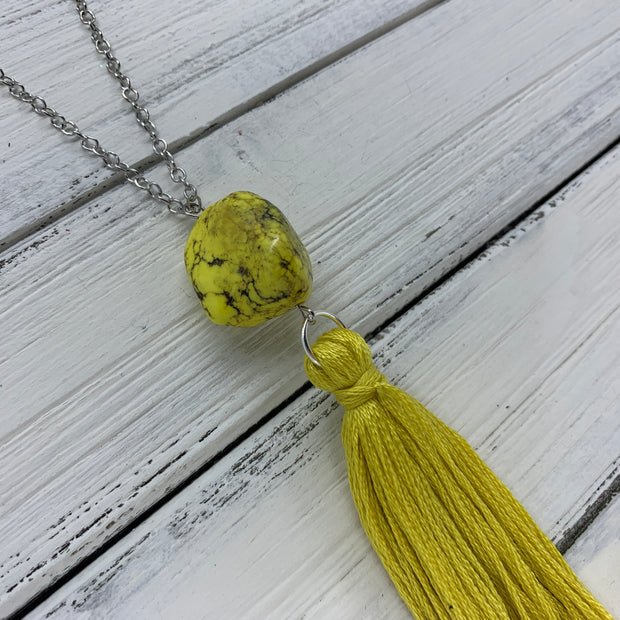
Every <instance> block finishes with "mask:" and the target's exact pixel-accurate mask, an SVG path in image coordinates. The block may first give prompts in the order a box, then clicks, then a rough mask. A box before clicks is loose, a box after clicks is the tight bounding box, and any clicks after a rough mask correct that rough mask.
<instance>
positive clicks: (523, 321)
mask: <svg viewBox="0 0 620 620" xmlns="http://www.w3.org/2000/svg"><path fill="white" fill-rule="evenodd" d="M619 199H620V149H617V150H616V152H615V153H614V154H612V155H610V156H608V157H607V158H606V159H605V160H604V161H603V162H601V163H599V164H597V165H595V166H594V167H593V169H592V170H591V171H589V172H588V173H587V174H585V175H583V176H582V177H580V178H579V179H578V181H577V182H576V183H574V184H573V186H572V187H571V188H570V189H569V190H568V191H566V192H564V193H563V194H561V195H560V196H556V197H555V198H554V199H553V200H552V201H551V202H550V203H549V204H547V205H545V206H544V207H543V208H541V209H540V210H539V211H537V212H535V213H534V214H533V215H532V216H531V217H529V218H528V220H527V221H526V222H524V223H523V224H521V225H520V226H519V228H517V229H515V230H513V231H511V232H509V233H508V234H507V235H506V236H505V237H504V238H503V239H501V240H500V241H499V242H498V243H497V244H495V245H494V246H493V247H491V248H490V249H489V250H488V251H487V252H486V253H485V255H484V256H482V257H481V258H480V259H479V260H477V261H475V262H474V263H472V264H470V265H469V266H468V267H467V268H465V269H463V270H461V271H459V272H458V273H457V274H456V276H454V277H453V278H452V279H450V280H449V281H448V282H447V283H445V284H444V285H443V286H442V287H440V288H439V289H438V290H437V291H436V292H435V293H434V294H433V295H432V296H429V297H427V298H426V299H425V300H424V301H423V302H421V303H420V304H419V305H418V306H416V307H415V308H413V309H412V310H410V311H409V312H407V313H406V314H405V315H404V316H403V317H402V318H400V319H399V320H398V321H397V322H396V323H395V324H392V325H391V326H390V327H389V328H388V329H387V330H385V331H383V332H382V333H381V334H380V336H379V337H378V338H376V339H375V340H374V341H373V343H372V346H373V350H374V352H375V359H376V360H377V362H378V364H379V366H380V368H381V370H382V372H384V373H385V374H387V375H388V376H391V377H396V381H397V383H398V384H399V385H400V386H401V387H403V388H405V389H408V390H410V391H412V392H413V393H416V394H418V395H421V396H420V397H421V398H424V400H425V401H427V402H429V403H430V405H432V407H433V409H434V410H435V412H436V413H437V414H439V415H440V417H442V418H443V419H444V420H446V421H448V422H449V423H450V424H452V425H453V426H454V427H456V428H459V429H460V430H461V431H462V432H463V433H464V434H465V435H466V436H467V437H468V438H470V440H471V442H472V445H473V446H474V447H475V448H476V449H478V450H479V452H480V453H482V454H483V455H484V457H485V459H486V460H487V462H488V463H489V464H490V465H491V466H492V467H493V468H494V469H495V470H496V471H497V472H498V473H499V474H500V475H501V476H502V478H503V479H504V481H505V482H506V483H507V484H508V485H509V487H510V488H511V489H512V490H513V492H514V493H515V494H516V495H517V497H519V498H520V499H521V500H522V501H523V502H524V504H525V506H526V507H527V508H528V509H529V510H530V512H531V513H532V515H533V516H534V517H535V518H536V519H537V521H538V522H539V523H540V525H541V526H542V527H543V528H544V529H545V530H546V531H547V532H548V533H550V534H551V535H553V536H554V537H555V538H557V537H559V535H560V534H561V533H562V532H563V531H564V530H565V529H566V528H567V527H569V526H571V525H572V524H573V523H574V522H576V521H577V519H578V518H579V517H580V516H581V515H582V514H583V512H584V511H585V508H586V506H588V505H589V504H590V503H591V502H592V501H594V500H595V499H596V497H597V496H598V495H599V494H600V493H602V492H605V488H606V487H607V486H609V484H610V480H609V479H608V475H609V474H610V472H611V471H612V470H613V471H615V474H614V475H615V476H617V475H618V469H617V457H618V445H619V442H620V419H619V418H618V416H617V405H618V402H619V400H620V377H619V376H618V372H617V369H618V364H619V361H620V359H619V358H620V351H619V350H618V346H617V343H618V342H619V341H620V291H618V288H617V287H614V286H612V284H613V282H617V281H618V278H619V277H620V260H618V259H619V258H620V247H619V246H618V244H617V242H616V240H617V239H618V236H619V235H620V213H619V212H618V209H616V208H615V205H616V204H617V202H618V200H619ZM605 271H610V273H608V274H605V273H604V272H605ZM485 379H486V380H485ZM593 379H595V380H593ZM341 417H342V412H341V410H340V408H339V407H338V406H337V405H336V406H335V403H334V401H333V399H332V398H331V397H325V396H324V395H323V394H319V393H317V392H316V391H315V390H311V391H310V392H309V393H307V394H305V395H304V396H303V397H301V398H300V399H298V401H296V402H295V403H293V404H292V405H291V406H289V407H287V409H286V410H284V411H283V412H282V413H280V414H279V415H278V416H277V417H276V418H275V419H273V420H272V421H271V422H269V423H268V424H267V425H265V426H264V427H263V428H262V429H261V430H260V431H258V432H257V433H256V434H255V435H254V437H253V438H252V439H251V440H249V441H247V442H245V444H244V445H242V446H240V447H239V448H237V449H236V450H234V451H233V452H232V453H231V454H229V455H228V456H226V457H225V458H224V459H223V460H222V461H220V462H219V463H218V464H217V465H216V466H214V467H213V468H211V469H210V470H209V471H208V472H207V473H206V474H204V475H203V476H201V477H200V478H199V479H198V480H196V481H195V482H194V483H192V484H191V485H190V486H189V487H187V488H186V489H185V490H184V491H182V492H181V493H180V494H179V495H178V496H177V497H176V498H175V499H174V500H172V501H170V502H168V504H167V505H166V506H165V507H164V508H162V509H161V510H159V511H158V512H157V513H156V514H155V515H153V516H152V517H151V518H149V519H148V520H147V521H146V522H144V523H142V524H141V525H140V526H139V527H137V528H136V529H135V530H134V531H132V532H131V533H130V534H129V535H128V536H127V537H126V538H125V539H123V541H122V542H121V543H119V544H118V545H116V546H115V547H113V548H112V549H111V550H110V551H108V552H106V554H105V555H103V556H102V557H101V558H99V559H98V560H97V561H95V562H94V563H93V564H92V565H91V566H89V567H88V568H87V569H86V570H84V571H83V572H82V573H81V574H80V575H79V576H78V577H77V578H75V579H73V580H72V581H71V582H69V583H68V584H67V585H66V586H64V587H63V588H62V589H61V590H60V591H59V592H58V593H57V594H55V595H54V596H53V597H52V598H51V599H50V600H49V601H47V602H46V603H45V604H44V605H43V606H41V607H40V608H39V609H38V610H37V611H36V612H35V613H33V614H32V618H41V617H51V618H77V617H83V615H84V614H86V615H87V617H89V618H109V617H115V618H133V617H145V618H162V619H163V618H172V617H182V618H185V619H190V618H223V619H224V618H226V619H228V618H231V619H232V618H252V619H253V618H256V619H259V618H260V619H261V620H262V619H270V620H275V619H282V620H289V619H291V618H308V619H310V618H313V619H314V618H316V619H317V620H318V619H321V620H328V619H329V620H331V619H334V620H336V619H339V620H349V619H351V620H353V619H362V618H368V619H369V620H370V619H372V620H374V619H377V618H390V619H395V618H403V620H404V619H405V618H409V617H410V616H409V614H408V612H407V610H406V608H405V607H404V605H403V604H402V603H401V601H400V600H399V598H398V595H397V594H396V592H395V590H394V589H393V588H392V587H391V586H390V584H389V581H388V579H387V577H386V575H385V573H384V572H383V569H382V567H381V565H380V563H379V561H378V559H377V558H376V557H375V556H374V554H373V552H372V551H371V549H370V545H369V543H368V542H367V540H366V539H365V537H364V534H363V532H362V531H361V528H360V526H359V524H358V522H357V515H356V513H355V509H354V507H353V505H352V500H351V498H350V497H349V493H348V489H347V486H348V485H347V480H346V470H345V465H344V461H343V454H342V448H341V446H340V438H339V426H340V423H341ZM599 483H600V486H598V485H599ZM619 518H620V504H619V503H618V502H617V501H616V502H614V503H613V504H612V505H610V507H609V508H608V509H607V510H606V512H605V514H604V525H601V524H599V523H598V522H595V525H594V526H593V527H594V528H595V529H593V530H592V531H593V532H594V533H593V535H592V537H590V536H588V537H587V539H586V541H587V542H586V541H584V543H578V544H581V551H579V550H578V549H577V548H576V547H574V548H573V550H572V551H571V553H570V554H569V560H570V561H571V563H573V564H574V566H575V568H576V569H577V570H578V572H579V573H580V574H581V570H582V569H583V572H584V574H585V575H586V576H587V577H588V580H593V578H594V577H595V576H596V575H597V574H600V572H601V569H602V567H603V566H607V567H610V568H612V569H613V566H614V565H615V567H616V571H617V568H618V565H617V559H616V561H615V564H614V560H613V557H612V556H613V548H612V545H615V546H616V547H617V544H618V543H617V541H618V537H617V524H618V519H619ZM614 524H615V525H614ZM601 531H602V533H601ZM612 541H615V543H613V542H612ZM597 567H598V569H597ZM617 577H618V575H617V572H616V574H615V575H613V574H612V575H607V576H606V577H604V578H603V580H602V581H601V582H599V583H594V582H593V583H592V586H593V589H594V590H595V591H596V593H597V594H598V595H599V596H600V597H601V599H602V600H603V601H604V602H605V603H610V604H612V605H616V607H617V601H618V599H617V595H616V593H615V591H614V590H613V589H612V587H613V584H614V583H616V582H617ZM614 601H615V602H614ZM48 614H49V615H48Z"/></svg>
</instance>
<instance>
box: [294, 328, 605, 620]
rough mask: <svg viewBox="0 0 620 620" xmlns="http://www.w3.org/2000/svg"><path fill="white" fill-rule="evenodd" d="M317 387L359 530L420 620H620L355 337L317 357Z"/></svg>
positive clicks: (345, 333) (463, 446)
mask: <svg viewBox="0 0 620 620" xmlns="http://www.w3.org/2000/svg"><path fill="white" fill-rule="evenodd" d="M312 352H313V354H314V356H315V357H316V358H317V359H318V361H319V362H320V364H321V367H320V368H319V367H318V366H316V365H314V364H312V363H311V362H310V360H308V359H306V372H307V374H308V377H309V379H310V381H311V382H312V383H313V384H314V385H315V386H317V387H318V388H320V389H322V390H327V391H330V392H333V393H334V395H335V396H336V398H337V399H338V401H339V402H340V403H341V404H342V405H343V407H344V409H345V416H344V422H343V429H342V440H343V443H344V448H345V454H346V459H347V467H348V471H349V482H350V484H351V491H352V493H353V498H354V500H355V504H356V506H357V509H358V511H359V514H360V520H361V522H362V525H363V527H364V529H365V530H366V533H367V535H368V537H369V538H370V540H371V542H372V545H373V546H374V548H375V550H376V552H377V554H378V555H379V557H380V558H381V561H382V562H383V565H384V566H385V568H386V570H387V572H388V573H389V575H390V577H391V579H392V581H393V582H394V584H395V585H396V588H397V589H398V592H399V593H400V595H401V596H402V598H403V599H404V601H405V602H406V604H407V605H408V607H409V609H410V610H411V612H412V613H413V614H414V616H415V617H416V618H419V619H420V620H422V619H425V620H426V619H429V620H430V619H442V620H443V619H448V618H451V619H454V618H458V619H462V620H476V619H484V620H491V619H517V618H518V619H528V620H530V619H536V620H552V619H553V620H560V619H562V620H576V619H579V618H584V619H592V620H595V619H605V620H613V619H612V617H611V616H610V615H609V614H608V613H607V611H605V609H604V608H603V607H602V606H601V605H600V603H599V602H598V601H597V600H596V599H595V598H594V597H593V596H592V595H591V594H590V592H589V591H588V590H587V589H586V588H585V586H584V585H583V584H582V583H581V582H580V581H579V579H578V578H577V577H576V575H575V574H574V573H573V571H572V570H571V569H570V567H569V566H568V564H567V563H566V562H565V560H564V558H563V557H562V555H561V554H560V553H559V552H558V551H557V549H556V548H555V546H554V545H553V543H552V542H551V541H550V540H549V539H548V538H547V536H545V534H544V533H543V532H542V531H541V530H540V528H539V527H538V526H537V525H536V524H535V523H534V521H533V520H532V518H531V517H530V516H529V514H528V513H527V512H526V510H525V509H524V508H523V507H522V506H521V504H520V503H519V502H518V501H517V500H516V499H515V498H514V497H513V495H512V494H511V493H510V491H509V490H508V489H507V488H506V487H505V486H504V485H503V484H502V482H501V481H500V480H499V479H498V478H497V477H496V476H495V475H494V474H493V472H492V471H491V470H490V469H489V468H488V467H487V466H486V465H485V464H484V462H483V461H482V460H481V459H480V458H479V457H478V455H477V454H476V453H475V452H474V451H473V450H472V448H471V447H470V446H469V444H468V443H467V442H466V441H465V440H464V439H463V438H462V437H461V436H460V435H459V434H458V433H456V432H455V431H453V430H452V429H450V428H449V427H448V426H446V425H445V424H443V422H441V421H440V420H438V419H437V418H436V417H435V416H434V415H433V414H432V413H430V412H429V411H428V410H427V409H426V408H425V407H423V406H422V405H421V404H420V403H419V402H418V401H417V400H415V399H414V398H412V397H411V396H409V395H408V394H406V393H405V392H403V391H402V390H400V389H398V388H396V387H395V386H393V385H390V384H389V383H388V382H387V380H386V379H385V377H384V376H383V375H382V374H381V373H380V372H379V371H378V370H377V369H376V368H375V367H374V365H373V364H372V357H371V353H370V349H369V348H368V346H367V345H366V343H365V341H364V339H363V338H362V337H361V336H359V335H358V334H356V333H355V332H352V331H349V330H346V329H341V328H337V329H334V330H332V331H330V332H328V333H326V334H324V335H323V336H321V337H320V338H319V339H318V340H317V342H316V344H315V345H314V346H313V347H312Z"/></svg>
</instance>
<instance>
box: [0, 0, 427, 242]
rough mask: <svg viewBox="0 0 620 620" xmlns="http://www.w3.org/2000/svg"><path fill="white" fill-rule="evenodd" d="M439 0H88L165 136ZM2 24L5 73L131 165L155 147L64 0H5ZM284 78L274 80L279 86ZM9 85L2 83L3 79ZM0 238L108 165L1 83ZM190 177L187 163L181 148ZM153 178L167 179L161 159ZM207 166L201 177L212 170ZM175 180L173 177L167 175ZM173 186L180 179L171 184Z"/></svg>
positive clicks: (74, 195) (50, 210) (264, 92)
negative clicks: (59, 132) (69, 139)
mask: <svg viewBox="0 0 620 620" xmlns="http://www.w3.org/2000/svg"><path fill="white" fill-rule="evenodd" d="M432 4H434V2H427V1H425V0H393V1H391V2H387V3H383V2H373V1H372V0H304V1H301V2H289V1H287V0H269V2H254V3H248V2H244V1H243V0H223V1H220V0H216V1H215V0H208V1H206V2H205V1H204V0H189V1H185V2H183V3H182V4H181V5H177V4H173V3H169V2H149V3H148V5H145V4H144V3H143V2H140V1H139V0H127V1H126V2H122V3H120V4H119V5H111V4H106V3H104V2H97V0H92V1H91V2H89V6H90V7H91V8H92V10H93V11H94V13H95V15H96V17H97V20H98V23H99V25H100V27H101V29H102V31H103V33H104V35H105V36H106V37H108V39H109V41H110V43H111V44H112V49H113V51H114V52H115V53H116V55H117V56H118V58H119V59H120V60H121V63H122V66H123V68H124V71H126V72H127V73H128V75H129V77H130V78H131V79H132V81H133V83H134V85H135V86H136V87H137V88H138V90H139V92H140V93H141V101H142V102H143V104H144V105H146V106H147V107H148V109H149V110H150V112H151V114H152V118H153V120H154V121H155V124H156V126H157V128H158V129H159V130H160V132H161V134H162V136H163V137H164V138H165V139H166V140H168V141H169V142H170V143H171V144H172V143H174V142H175V141H179V140H183V139H187V138H188V137H190V136H192V135H195V134H197V133H200V132H201V131H204V130H205V129H206V128H208V127H209V126H210V125H212V124H213V123H214V122H216V121H221V120H223V119H224V118H226V117H227V116H230V115H231V114H233V113H234V110H236V109H238V108H243V107H247V106H249V105H251V102H252V101H253V100H255V99H256V98H261V97H262V98H264V97H268V96H269V92H270V89H272V88H274V87H275V88H276V90H278V88H284V87H285V85H286V84H287V83H288V82H290V81H291V80H295V79H298V77H296V76H298V74H299V73H300V72H302V73H303V72H304V71H307V70H309V68H310V67H312V66H313V65H315V64H316V63H320V62H321V61H322V59H325V58H326V57H328V56H329V55H331V54H334V53H339V50H345V49H346V47H347V46H349V45H351V44H352V43H353V42H354V41H356V40H357V39H360V38H362V39H363V38H364V37H368V34H369V33H371V32H372V31H374V30H377V29H381V28H382V27H385V26H387V25H389V24H390V23H391V22H392V21H394V20H398V19H399V18H405V17H407V16H410V15H412V14H414V13H415V12H416V11H417V10H419V11H422V10H423V9H424V7H426V6H430V5H432ZM2 5H3V6H2V10H3V13H2V14H1V15H0V34H1V35H2V39H3V41H5V42H10V45H8V44H7V45H3V46H2V64H1V65H0V66H1V67H2V68H3V69H4V70H5V71H6V72H7V74H9V75H11V76H12V77H14V78H15V79H17V80H18V81H20V82H22V83H23V84H24V85H25V86H26V88H27V90H29V92H31V93H33V94H36V95H41V96H43V97H44V98H45V99H46V101H47V102H48V104H49V105H51V106H52V107H54V108H55V109H57V110H58V111H59V112H60V113H61V114H64V115H65V116H66V117H67V118H68V119H71V120H73V121H75V122H76V123H77V124H78V126H79V127H80V128H81V129H82V130H83V131H85V132H86V133H87V134H88V135H91V136H94V137H96V138H98V139H100V140H101V143H102V145H103V146H104V147H105V148H107V149H108V150H113V151H116V152H117V153H119V154H120V155H121V158H122V159H123V161H126V162H127V163H129V164H132V163H134V162H137V161H140V160H143V159H144V158H145V157H147V156H149V155H151V154H152V149H151V148H150V144H149V142H148V139H147V136H146V134H144V133H143V131H142V129H140V128H139V127H138V126H137V125H136V122H135V119H134V118H133V117H132V114H131V111H130V109H129V108H128V106H127V104H126V103H125V102H124V101H122V99H121V98H120V91H119V88H118V85H117V84H116V83H115V82H114V81H113V80H112V79H111V78H110V76H108V75H107V71H106V70H105V68H104V67H103V65H102V63H101V57H99V56H97V54H96V52H95V51H94V48H93V46H92V44H91V42H90V40H89V36H88V32H87V31H86V29H85V28H84V26H82V25H81V23H80V21H79V19H78V17H77V14H76V12H75V10H74V7H73V5H72V3H71V2H54V3H49V2H48V3H44V4H43V5H42V4H41V2H38V1H35V0H27V1H26V2H24V0H4V1H3V3H2ZM278 84H280V85H281V87H277V85H278ZM3 91H4V87H3ZM0 97H2V99H1V101H2V105H1V107H0V135H1V136H3V138H2V141H1V142H0V161H1V162H2V168H1V169H2V176H3V178H4V179H7V180H8V179H10V183H9V182H4V183H2V185H1V187H0V202H1V203H2V209H1V210H0V231H1V235H0V248H1V247H3V245H5V244H8V243H10V242H11V240H12V239H15V238H20V237H21V236H23V235H24V234H25V233H26V232H28V231H33V230H36V228H37V226H38V225H40V224H41V223H45V222H46V218H48V217H49V216H52V217H55V216H57V214H58V213H59V212H63V211H66V210H69V209H71V208H72V206H73V201H75V200H76V199H78V198H79V197H80V196H83V195H84V194H88V193H89V192H91V191H92V190H93V188H95V186H96V185H97V184H98V183H101V182H102V181H105V180H106V179H109V178H110V176H111V172H110V171H106V170H105V169H103V168H102V166H101V165H100V163H99V161H98V160H97V159H96V158H94V157H92V158H89V157H85V156H84V152H83V151H81V149H80V148H79V145H78V144H77V143H75V144H74V145H73V146H71V145H70V144H67V142H66V139H64V138H63V137H61V136H60V135H57V132H56V131H54V130H53V129H52V128H51V127H50V126H49V124H48V123H47V120H45V119H41V118H39V119H37V118H36V117H35V115H34V114H29V113H27V110H28V108H25V107H24V106H23V104H19V103H18V102H17V101H12V100H11V97H10V96H9V95H8V93H6V92H2V93H1V94H0ZM180 162H181V164H182V165H186V166H187V168H188V172H189V173H190V176H191V178H192V179H194V178H195V177H194V176H192V175H193V174H194V166H193V165H190V163H189V160H186V159H185V158H184V156H183V155H181V156H180ZM161 167H162V171H160V172H159V173H158V174H156V177H158V178H160V179H164V180H165V176H166V173H165V166H163V164H162V166H161ZM211 176H212V175H209V177H204V179H205V180H206V179H209V178H211ZM170 185H172V184H170ZM176 191H177V192H178V188H177V190H176Z"/></svg>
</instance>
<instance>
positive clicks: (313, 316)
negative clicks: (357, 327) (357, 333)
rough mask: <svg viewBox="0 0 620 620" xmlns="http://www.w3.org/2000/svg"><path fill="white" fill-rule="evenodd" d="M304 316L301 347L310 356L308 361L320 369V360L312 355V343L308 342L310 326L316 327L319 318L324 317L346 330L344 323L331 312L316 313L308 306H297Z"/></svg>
mask: <svg viewBox="0 0 620 620" xmlns="http://www.w3.org/2000/svg"><path fill="white" fill-rule="evenodd" d="M297 308H298V309H299V311H300V312H301V314H302V316H303V317H304V322H303V324H302V326H301V346H302V347H303V350H304V353H305V354H306V355H307V356H308V359H309V360H310V361H311V362H312V363H313V364H314V365H315V366H318V367H319V368H320V367H321V364H320V363H319V360H317V359H316V357H314V355H313V354H312V349H311V348H310V343H309V342H308V325H314V324H315V323H316V320H317V318H318V317H320V316H322V317H325V318H326V319H329V320H330V321H333V322H334V323H336V325H338V326H339V327H342V328H343V329H346V327H345V325H344V323H343V322H342V321H341V320H340V319H339V318H338V317H337V316H335V315H333V314H331V313H330V312H314V310H310V308H308V307H306V306H297Z"/></svg>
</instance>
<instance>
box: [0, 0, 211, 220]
mask: <svg viewBox="0 0 620 620" xmlns="http://www.w3.org/2000/svg"><path fill="white" fill-rule="evenodd" d="M75 5H76V9H77V12H78V14H79V16H80V20H81V21H82V23H83V24H84V25H85V26H86V27H87V28H88V29H89V30H90V36H91V39H92V41H93V43H94V45H95V49H96V50H97V52H99V54H102V55H103V56H105V57H106V59H107V64H106V67H107V69H108V71H109V72H110V73H111V74H112V75H113V76H114V77H115V78H116V79H117V80H118V82H119V84H120V86H121V94H122V96H123V99H125V101H127V102H128V103H129V104H130V105H131V107H132V108H133V110H134V112H135V114H136V120H137V121H138V124H140V125H141V126H142V127H144V129H145V130H146V132H147V133H148V134H149V137H150V138H151V142H152V143H153V150H154V151H155V153H157V154H158V155H159V156H160V157H161V158H162V159H163V160H164V161H165V162H166V165H167V166H168V170H169V172H170V178H171V179H172V180H173V181H174V182H175V183H181V184H182V185H183V186H184V189H183V196H184V198H183V199H181V200H180V199H178V198H175V197H174V196H171V195H170V194H168V193H167V192H165V191H164V190H163V189H162V188H161V187H160V186H159V185H158V184H157V183H153V182H152V181H149V180H148V179H147V178H146V177H144V176H143V175H142V174H141V173H140V172H139V171H138V170H136V169H135V168H132V167H131V166H128V165H127V164H125V163H123V162H122V161H121V160H120V157H119V156H118V155H117V154H116V153H114V152H112V151H106V150H105V149H104V148H103V147H102V146H101V145H100V144H99V140H97V139H96V138H92V137H91V136H88V135H86V134H85V133H83V132H82V131H80V130H79V129H78V127H77V125H76V124H75V123H74V122H72V121H69V120H67V119H66V118H65V117H64V116H63V115H62V114H59V113H58V112H56V110H54V108H51V107H50V106H48V105H47V103H46V102H45V99H43V98H42V97H39V96H37V95H31V94H30V93H29V92H28V91H27V90H26V89H25V88H24V87H23V86H22V85H21V84H20V83H19V82H17V81H16V80H14V79H13V78H12V77H9V76H8V75H6V74H5V73H4V71H3V70H2V68H0V83H1V84H4V85H5V86H7V87H8V89H9V92H10V93H11V95H13V96H14V97H16V98H17V99H19V100H20V101H23V102H24V103H28V104H30V105H31V106H32V109H33V110H34V111H35V112H36V113H37V114H40V115H41V116H47V117H48V118H49V119H50V122H51V124H52V126H53V127H55V128H56V129H58V131H60V132H61V133H63V134H64V135H65V136H68V137H70V138H79V139H80V141H81V142H80V144H81V146H82V148H83V149H85V150H86V151H88V152H90V153H93V154H94V155H97V156H98V157H100V158H101V159H102V160H103V163H104V164H105V165H106V166H107V167H108V168H110V169H112V170H115V171H116V172H121V173H122V174H123V175H124V176H125V178H126V179H127V180H128V181H130V182H131V183H133V184H134V185H135V186H136V187H138V188H140V189H143V190H145V191H146V192H148V193H149V194H150V195H151V197H153V198H154V199H155V200H159V201H161V202H163V203H165V204H166V206H167V207H168V210H169V211H170V212H171V213H180V214H183V215H189V216H192V217H198V215H200V212H201V211H202V205H201V202H200V197H199V196H198V192H197V191H196V188H195V187H194V185H192V184H191V183H190V182H189V181H188V180H187V174H186V172H185V170H183V168H181V167H179V166H177V164H176V163H175V161H174V157H173V156H172V153H170V151H169V150H168V144H167V142H166V141H165V140H164V139H163V138H160V137H159V135H158V134H157V131H156V129H155V125H154V124H153V122H152V121H151V120H150V115H149V112H148V110H147V109H146V108H145V107H144V106H141V105H140V104H139V103H138V100H139V98H140V95H139V94H138V91H137V90H136V89H135V88H133V87H132V85H131V81H130V80H129V78H128V77H127V76H126V75H125V74H124V73H123V72H122V71H121V63H120V61H119V60H118V58H116V57H115V56H114V54H113V53H112V47H111V46H110V44H109V43H108V41H106V39H105V38H104V36H103V33H102V32H101V30H99V27H98V26H97V23H96V21H95V16H94V14H93V13H92V11H90V10H89V9H88V6H87V4H86V1H85V0H75Z"/></svg>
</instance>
